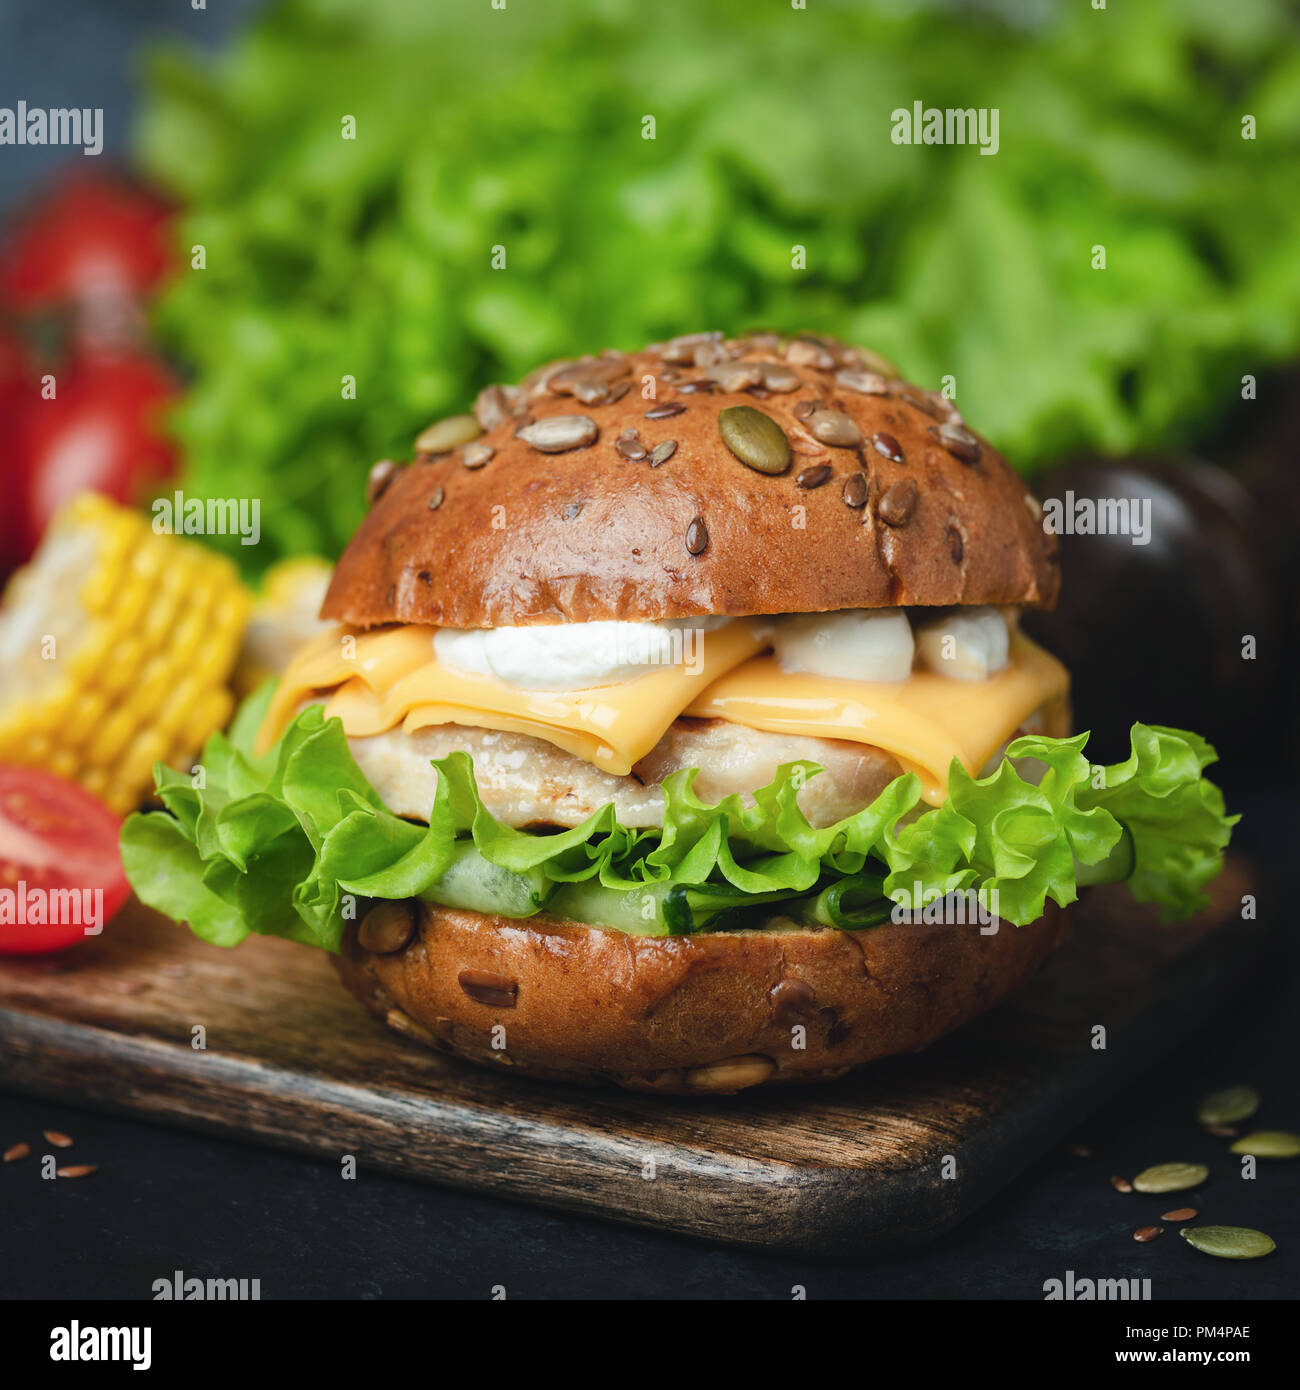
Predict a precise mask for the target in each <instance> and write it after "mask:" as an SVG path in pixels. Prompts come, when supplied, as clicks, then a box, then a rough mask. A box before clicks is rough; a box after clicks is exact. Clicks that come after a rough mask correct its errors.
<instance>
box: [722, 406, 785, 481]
mask: <svg viewBox="0 0 1300 1390" xmlns="http://www.w3.org/2000/svg"><path fill="white" fill-rule="evenodd" d="M718 433H719V434H721V435H722V442H723V443H724V444H725V445H726V446H727V448H728V449H730V450H731V452H732V453H733V454H735V456H736V457H737V458H738V459H739V460H740V461H741V463H743V464H744V465H745V466H746V467H747V468H752V469H753V470H754V471H755V472H756V473H767V474H777V473H784V472H785V470H786V469H787V468H789V467H790V441H789V440H788V439H787V438H786V435H785V431H784V430H783V429H782V428H781V426H780V425H778V424H777V423H776V421H775V420H773V419H772V417H771V416H770V415H764V414H763V412H762V411H761V410H756V409H755V408H754V407H753V406H752V405H732V406H728V407H727V409H726V410H723V411H721V412H719V414H718Z"/></svg>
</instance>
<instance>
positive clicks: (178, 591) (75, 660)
mask: <svg viewBox="0 0 1300 1390" xmlns="http://www.w3.org/2000/svg"><path fill="white" fill-rule="evenodd" d="M69 527H73V528H82V529H83V530H84V531H85V533H86V534H88V535H89V536H90V537H91V538H92V539H91V540H89V541H88V542H87V544H86V545H74V550H75V551H76V552H77V553H79V554H82V555H83V556H84V555H87V554H90V553H93V555H94V561H93V563H92V564H90V565H89V566H88V567H85V566H83V568H85V569H86V572H85V573H84V575H81V574H79V573H73V574H71V575H70V574H69V573H68V571H67V570H66V568H65V569H64V570H62V571H59V572H58V573H57V574H56V576H55V577H57V578H60V579H61V588H62V590H63V592H64V593H65V594H66V593H69V592H75V593H76V594H77V596H78V598H77V604H78V607H79V619H76V620H74V621H72V622H71V623H70V622H69V621H68V616H67V614H66V613H65V614H62V615H61V617H60V621H59V625H58V628H57V630H58V631H59V632H60V634H61V636H60V647H59V650H60V661H59V667H60V671H59V675H60V679H59V682H58V684H57V685H55V686H53V687H48V688H47V687H42V688H40V689H37V688H36V687H33V688H32V690H31V692H30V694H27V695H21V694H20V695H17V696H8V697H7V698H6V700H5V703H3V705H0V759H4V760H6V761H15V762H22V763H29V764H37V765H39V766H42V767H47V768H49V769H50V770H52V771H56V772H58V773H60V775H62V776H71V777H74V778H75V779H76V780H78V781H80V782H81V784H82V785H83V786H85V787H86V788H88V789H89V790H90V791H92V792H94V793H95V794H96V795H98V796H100V797H101V798H102V799H103V800H104V801H106V802H107V803H108V805H109V806H111V807H112V808H113V809H114V810H115V811H119V812H125V811H128V810H130V809H132V807H134V806H136V805H138V804H139V803H140V802H141V801H142V800H143V799H144V798H145V797H146V796H147V795H148V793H149V791H150V789H151V787H152V785H153V765H154V762H155V761H156V760H160V759H162V758H163V757H164V756H166V757H167V759H168V761H172V762H176V763H179V764H183V765H186V766H188V765H189V764H190V763H191V762H192V761H193V758H194V756H195V754H197V752H198V750H199V748H200V747H201V745H202V743H203V741H204V740H205V739H206V738H207V736H208V735H209V734H211V733H212V732H213V731H214V730H215V729H217V728H219V727H221V726H222V725H223V724H224V723H225V721H226V720H227V719H228V718H229V716H230V711H231V707H232V704H233V700H232V696H231V693H230V690H229V688H228V682H229V679H230V674H231V671H232V668H233V666H234V663H235V658H236V654H237V651H238V646H239V642H240V640H241V637H242V634H243V629H244V624H245V622H246V620H247V616H248V610H249V603H250V600H249V595H248V594H247V592H246V591H245V590H244V588H243V586H242V585H241V584H240V583H239V579H238V576H237V574H236V571H235V567H234V565H233V564H231V563H230V562H229V561H228V560H226V559H224V558H223V557H221V556H217V555H214V554H212V553H210V552H208V551H205V550H204V549H203V548H202V546H201V545H199V544H198V543H197V542H194V541H190V540H185V539H182V538H179V537H176V536H171V535H159V534H157V533H156V532H154V530H153V528H152V526H151V525H150V524H149V521H148V519H147V518H146V517H145V516H143V515H142V514H140V513H138V512H135V511H133V510H131V509H129V508H125V507H120V506H118V505H117V504H116V503H113V502H110V501H108V500H107V499H105V498H102V497H98V496H94V495H92V494H86V495H84V496H82V497H79V498H77V499H76V500H75V501H73V502H71V503H69V504H68V506H66V507H65V508H64V509H63V510H62V511H61V512H60V513H59V515H58V516H57V517H56V518H55V520H54V522H53V524H52V526H51V528H50V534H51V535H54V534H55V533H56V532H58V533H60V534H62V533H63V532H64V531H65V530H66V528H69ZM44 550H45V547H44V546H43V547H42V552H43V551H44ZM50 553H51V554H54V555H56V556H62V555H63V554H64V553H66V552H62V551H57V550H55V551H51V552H50ZM41 558H42V557H41V552H38V554H37V556H36V558H35V560H34V561H33V566H32V568H33V569H36V568H38V567H39V565H40V562H41ZM50 573H51V572H50V571H48V570H47V571H46V572H45V573H44V574H43V575H42V579H43V580H46V579H48V577H49V574H50ZM69 578H71V579H72V580H73V581H74V585H73V588H72V589H69V587H68V581H69ZM49 588H50V585H49V583H48V582H41V583H30V584H27V585H25V586H24V585H21V584H20V585H18V586H17V587H16V588H15V589H13V590H11V591H9V592H10V593H11V594H12V595H14V596H15V598H14V602H15V604H16V603H17V602H19V601H21V602H23V603H32V602H39V600H40V596H41V595H42V594H44V593H46V592H47V591H48V590H49ZM66 606H67V605H66V604H63V605H61V607H63V608H66ZM52 621H53V620H52V619H51V622H52ZM0 622H3V615H0ZM37 625H38V626H40V624H39V623H38V624H37ZM14 684H15V683H14V682H13V681H11V682H10V688H11V689H12V688H13V687H14ZM19 688H20V689H21V687H19Z"/></svg>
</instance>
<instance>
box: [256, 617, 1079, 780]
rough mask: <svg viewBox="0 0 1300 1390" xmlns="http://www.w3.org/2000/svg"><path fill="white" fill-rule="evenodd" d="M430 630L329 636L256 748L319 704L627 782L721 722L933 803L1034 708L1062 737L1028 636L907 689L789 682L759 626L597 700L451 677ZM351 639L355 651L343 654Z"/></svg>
mask: <svg viewBox="0 0 1300 1390" xmlns="http://www.w3.org/2000/svg"><path fill="white" fill-rule="evenodd" d="M433 631H434V630H433V629H432V628H424V627H396V628H386V629H383V630H381V631H378V632H371V633H350V632H349V631H348V630H347V629H346V628H335V629H332V630H331V631H329V632H326V633H322V634H321V636H320V637H318V638H316V639H315V640H314V641H312V642H311V643H309V644H308V645H307V646H306V647H305V648H304V649H303V650H302V651H301V652H299V654H298V655H297V656H296V657H295V658H294V660H293V661H292V662H291V663H290V665H289V667H288V669H287V670H286V672H285V674H284V678H283V680H282V681H281V683H280V688H279V690H278V691H277V692H276V695H275V698H274V700H273V701H272V702H271V706H270V709H269V710H268V712H267V717H266V722H265V723H264V724H263V726H262V729H261V733H260V736H259V750H264V749H265V748H267V747H269V746H270V745H271V744H272V743H273V742H274V741H275V740H276V739H277V738H278V737H279V736H280V734H281V733H282V732H283V731H284V729H285V727H286V726H287V725H288V723H289V722H290V720H291V719H292V718H293V716H294V713H295V711H296V710H297V709H298V707H299V706H300V705H301V704H302V703H303V702H304V701H305V700H308V699H310V698H314V697H320V698H322V699H323V700H324V703H325V714H326V717H328V718H332V717H334V716H336V715H337V716H338V717H339V718H340V719H341V720H342V721H343V728H344V731H345V732H346V733H347V735H348V736H349V737H350V738H359V737H365V736H367V735H370V734H379V733H384V732H386V731H387V730H389V729H393V728H396V727H397V726H398V725H400V726H401V727H402V728H403V729H404V730H405V731H406V732H407V733H413V732H414V731H415V730H417V729H422V728H425V727H427V726H429V725H434V724H465V725H468V726H470V727H471V728H479V729H501V730H506V731H508V732H511V733H519V734H528V735H531V736H532V737H534V738H540V739H544V740H545V741H546V742H547V743H551V744H554V745H555V746H556V747H557V748H562V749H564V750H565V751H566V752H568V753H572V754H574V755H575V756H577V757H579V758H582V759H584V760H585V761H586V762H589V763H591V764H593V765H594V766H595V767H598V768H600V769H602V770H603V771H605V772H609V773H613V774H615V775H618V776H623V775H625V774H627V773H628V772H630V771H631V770H632V767H633V766H634V765H635V764H636V763H637V762H639V761H640V759H642V758H643V757H645V755H646V754H647V753H649V752H650V750H651V749H652V748H653V747H654V746H655V745H656V744H657V743H658V742H659V740H660V739H661V738H662V737H663V736H664V734H665V733H666V732H667V730H668V727H669V725H670V724H672V722H673V721H674V720H675V719H676V718H677V717H678V715H680V714H687V715H692V716H695V717H697V718H700V719H724V720H729V721H730V722H732V723H734V724H743V725H745V726H746V727H748V728H751V729H759V730H763V731H766V732H769V733H782V734H802V735H806V736H809V737H812V738H835V739H845V740H848V741H850V742H854V743H865V744H870V745H871V746H873V747H875V748H880V749H883V750H884V751H885V752H887V753H889V754H891V755H892V756H893V757H894V758H896V759H897V760H898V762H899V763H900V764H901V765H902V766H903V767H904V768H906V769H907V770H908V771H912V772H915V773H916V774H917V775H918V776H919V777H920V779H921V785H922V794H923V796H924V798H925V800H926V801H928V802H929V803H931V804H932V805H938V804H939V803H940V802H942V801H943V799H944V797H945V795H946V793H947V783H948V768H949V766H950V765H951V763H952V760H953V758H957V759H958V760H959V761H960V762H961V764H962V765H963V766H964V767H965V768H966V770H967V771H968V772H970V773H972V774H977V773H979V772H980V771H981V770H982V769H983V768H984V766H985V764H986V763H987V762H988V761H989V759H990V758H991V757H992V756H993V755H994V754H995V753H996V752H997V751H998V750H999V749H1000V748H1001V747H1002V745H1003V744H1004V743H1006V741H1007V740H1008V739H1009V738H1010V737H1011V736H1012V735H1013V734H1014V733H1015V732H1016V730H1017V729H1018V728H1019V727H1020V726H1021V724H1022V723H1023V722H1024V721H1025V719H1027V718H1028V717H1029V716H1030V715H1031V714H1033V713H1034V712H1035V711H1037V710H1045V711H1046V714H1047V720H1046V723H1045V727H1044V732H1046V733H1048V734H1063V733H1065V732H1066V718H1067V716H1066V704H1065V697H1066V693H1067V691H1068V689H1069V676H1068V675H1067V673H1066V670H1065V668H1064V667H1063V666H1062V665H1061V663H1060V662H1059V661H1057V660H1056V659H1055V658H1054V657H1052V656H1049V655H1048V653H1047V652H1045V651H1043V650H1042V648H1040V647H1037V646H1035V645H1034V643H1032V642H1031V641H1029V639H1028V638H1027V637H1025V636H1023V635H1022V634H1019V633H1017V634H1015V635H1014V636H1013V637H1012V641H1011V657H1010V662H1009V664H1008V665H1007V666H1006V667H1005V668H1003V669H1002V670H1001V671H998V672H997V673H995V674H994V675H992V676H990V677H989V678H988V679H987V680H982V681H953V680H949V679H948V678H947V677H945V676H941V675H936V674H935V673H934V672H931V671H915V672H913V674H912V676H911V677H910V679H908V680H907V681H904V682H901V683H891V684H882V683H871V682H863V681H851V680H840V679H835V678H832V677H827V676H816V675H811V674H809V673H806V672H786V671H783V670H782V669H781V667H780V666H779V665H778V663H777V661H776V660H775V658H774V657H771V656H759V655H757V654H758V653H759V652H761V651H763V649H764V648H765V647H766V646H767V645H768V643H767V641H766V640H765V639H764V638H763V637H762V636H760V635H759V634H760V632H761V631H762V629H761V626H760V624H758V623H757V622H749V621H743V620H742V621H737V622H733V623H729V624H728V625H727V626H726V627H723V628H719V629H718V630H717V631H714V632H710V633H709V634H708V635H707V637H706V638H705V639H704V641H703V642H702V643H701V659H700V662H699V664H698V665H697V666H696V668H695V669H694V670H692V669H691V668H689V667H685V666H680V665H679V666H664V667H662V668H658V669H655V670H653V671H651V672H649V673H648V674H646V675H643V676H640V677H638V678H636V679H634V680H627V681H622V682H618V683H615V684H611V685H606V686H601V687H597V688H594V689H591V690H570V691H544V690H520V689H517V688H515V687H512V686H508V685H506V684H504V683H503V682H502V681H499V680H497V679H496V678H495V677H492V676H484V675H476V674H473V673H468V672H463V671H458V670H454V669H452V668H451V667H448V666H445V665H442V664H441V663H439V662H438V660H437V659H436V657H435V655H434V648H433ZM345 640H346V641H348V643H349V645H348V646H347V647H345V646H344V642H345Z"/></svg>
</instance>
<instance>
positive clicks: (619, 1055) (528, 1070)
mask: <svg viewBox="0 0 1300 1390" xmlns="http://www.w3.org/2000/svg"><path fill="white" fill-rule="evenodd" d="M372 911H373V912H374V913H376V914H377V916H374V917H367V918H365V919H363V920H362V922H361V923H360V925H359V927H358V926H357V925H356V924H353V925H350V926H349V927H348V929H347V931H346V933H345V936H344V941H343V950H342V954H341V955H340V956H338V957H336V958H335V965H336V968H337V969H338V971H339V974H340V976H341V977H342V979H343V982H344V984H346V985H347V987H348V989H350V990H351V991H352V993H353V994H355V995H356V996H357V997H358V998H359V999H360V1000H361V1001H362V1002H363V1003H364V1004H365V1005H366V1006H367V1008H369V1009H370V1011H371V1012H372V1013H374V1014H376V1015H378V1016H379V1017H380V1018H382V1019H385V1020H386V1021H387V1022H388V1024H389V1025H390V1027H393V1028H395V1029H397V1030H398V1031H400V1032H402V1033H405V1034H406V1035H407V1036H409V1037H412V1038H414V1039H416V1040H418V1041H420V1042H423V1043H425V1044H427V1045H428V1046H430V1047H433V1048H436V1049H437V1050H438V1051H440V1052H449V1053H454V1054H455V1055H456V1056H459V1057H464V1058H466V1059H468V1060H469V1061H472V1062H479V1063H483V1064H486V1065H490V1066H507V1067H510V1068H511V1069H512V1070H514V1071H516V1072H520V1073H524V1074H526V1075H530V1076H538V1077H543V1078H548V1079H557V1080H566V1081H583V1082H596V1083H615V1084H617V1085H620V1086H626V1087H631V1088H633V1089H636V1090H651V1091H662V1092H673V1093H676V1092H681V1093H692V1092H694V1093H710V1094H719V1093H726V1092H731V1091H738V1090H742V1089H743V1088H745V1087H747V1086H754V1085H758V1084H760V1083H765V1082H789V1081H825V1080H829V1079H831V1078H833V1077H837V1076H840V1075H842V1074H843V1073H844V1072H846V1071H848V1070H849V1069H850V1068H852V1067H856V1066H859V1065H861V1064H862V1063H863V1062H870V1061H874V1060H875V1059H877V1058H880V1057H886V1056H889V1055H891V1054H893V1053H898V1052H913V1051H917V1050H919V1049H921V1048H923V1047H927V1046H929V1045H930V1044H931V1043H933V1042H934V1041H935V1040H936V1039H937V1038H940V1037H942V1036H943V1035H944V1034H945V1033H948V1032H950V1031H951V1030H952V1029H954V1028H957V1027H959V1026H960V1025H961V1024H963V1023H967V1022H969V1021H970V1020H971V1019H973V1018H975V1017H976V1016H977V1015H979V1014H981V1013H983V1012H985V1011H986V1010H987V1009H991V1008H993V1007H994V1005H996V1004H999V1003H1001V1002H1002V1001H1003V1000H1004V999H1006V998H1007V997H1008V996H1009V995H1011V994H1012V993H1013V992H1014V991H1016V990H1017V989H1019V988H1020V987H1021V985H1023V984H1024V983H1025V981H1026V980H1028V979H1029V977H1030V976H1031V975H1032V974H1033V973H1034V971H1036V970H1037V969H1038V967H1039V965H1040V964H1041V963H1042V961H1043V960H1044V958H1045V957H1046V956H1047V955H1048V953H1049V952H1050V951H1051V950H1052V949H1053V948H1054V947H1055V946H1056V945H1057V944H1058V943H1059V942H1060V940H1061V939H1062V936H1063V934H1064V920H1065V915H1064V913H1063V912H1062V911H1061V909H1060V908H1057V907H1055V906H1053V905H1051V904H1049V905H1048V910H1047V914H1046V915H1045V916H1044V917H1043V918H1041V919H1040V920H1039V921H1037V922H1035V923H1033V924H1032V925H1030V926H1026V927H1012V926H1007V925H1004V924H999V929H998V931H997V932H996V933H994V934H991V935H981V934H980V931H979V929H978V928H977V927H974V926H921V925H911V924H894V923H887V924H885V925H884V926H880V927H874V928H871V929H869V930H866V931H860V932H852V931H832V930H788V931H772V930H764V931H735V932H715V933H708V932H705V933H701V934H699V935H696V936H673V937H644V936H629V935H627V934H625V933H623V932H618V931H602V930H600V929H598V928H595V927H588V926H583V925H581V924H579V923H576V922H563V921H557V920H554V919H550V918H546V917H533V918H530V919H528V920H525V921H518V920H512V919H510V918H505V917H489V916H484V915H482V914H480V913H476V912H466V911H462V910H458V909H453V908H445V907H435V906H430V905H425V904H384V905H382V906H380V907H378V908H376V909H373V910H372ZM363 940H364V941H369V942H370V944H371V945H373V946H375V947H376V948H377V949H374V950H369V949H366V947H365V946H363V945H362V944H361V942H362V941H363ZM800 1024H801V1025H803V1028H804V1030H805V1033H804V1036H803V1037H802V1039H801V1041H803V1042H804V1044H805V1046H804V1047H802V1048H799V1047H796V1046H795V1040H796V1036H797V1035H796V1034H795V1033H794V1032H793V1029H794V1028H795V1026H796V1025H800ZM498 1027H499V1028H500V1029H501V1030H502V1031H501V1032H500V1033H498V1034H497V1042H498V1044H503V1046H502V1045H497V1046H494V1029H497V1028H498Z"/></svg>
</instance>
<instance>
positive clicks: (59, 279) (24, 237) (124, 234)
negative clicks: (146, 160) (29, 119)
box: [0, 171, 173, 312]
mask: <svg viewBox="0 0 1300 1390" xmlns="http://www.w3.org/2000/svg"><path fill="white" fill-rule="evenodd" d="M172 214H173V210H172V208H171V207H170V206H169V205H168V204H167V203H166V202H164V201H163V200H162V199H161V198H160V197H159V196H158V195H157V194H156V193H153V192H151V191H150V190H149V189H146V188H142V187H140V186H139V185H138V184H135V183H133V182H131V181H130V180H128V179H125V178H122V177H117V176H114V175H112V174H109V173H102V172H95V173H86V172H80V171H79V172H77V173H75V174H72V175H67V174H64V175H61V176H60V177H59V178H58V179H57V180H56V181H55V182H54V183H53V184H52V185H51V186H50V187H49V188H48V189H47V190H45V191H44V192H43V193H42V194H41V195H40V196H38V197H37V198H36V199H35V200H34V201H33V202H31V203H30V204H29V205H28V206H27V207H25V208H24V209H23V210H22V211H21V213H20V215H19V217H18V220H17V221H16V222H15V223H14V224H13V226H12V228H11V229H10V231H9V232H8V233H7V235H6V236H5V237H4V241H3V244H2V245H0V294H3V295H4V297H5V298H6V299H7V300H8V301H9V303H10V304H12V305H14V306H16V307H17V308H18V309H19V310H21V311H23V312H33V311H39V310H46V309H49V308H52V307H55V306H59V305H68V304H70V303H73V302H75V301H77V300H81V299H84V298H86V297H87V296H96V295H101V294H104V293H117V294H123V295H132V296H143V295H146V294H148V293H149V292H150V291H151V290H152V289H154V288H155V286H156V285H157V284H158V281H159V280H160V279H161V278H162V276H163V275H164V274H165V273H166V272H167V270H168V268H169V267H170V266H171V265H172V264H173V252H172V247H171V242H170V223H171V218H172Z"/></svg>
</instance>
